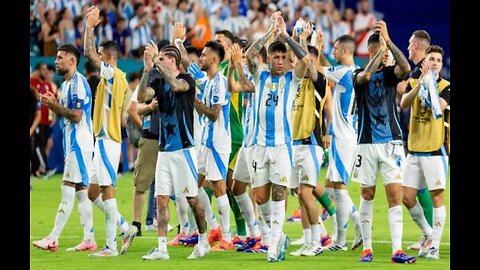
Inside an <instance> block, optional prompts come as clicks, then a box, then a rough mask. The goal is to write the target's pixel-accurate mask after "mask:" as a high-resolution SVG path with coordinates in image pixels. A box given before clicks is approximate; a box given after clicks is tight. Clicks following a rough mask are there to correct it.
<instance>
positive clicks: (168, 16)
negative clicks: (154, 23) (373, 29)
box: [157, 0, 181, 40]
mask: <svg viewBox="0 0 480 270" xmlns="http://www.w3.org/2000/svg"><path fill="white" fill-rule="evenodd" d="M177 2H178V1H177V0H169V1H168V5H167V6H165V7H164V8H163V9H162V11H161V12H160V14H158V18H157V20H158V24H159V25H160V26H162V28H163V37H161V38H160V39H159V40H161V39H168V40H170V38H171V36H172V27H173V24H174V23H175V22H176V21H177V20H176V19H177V18H175V16H176V14H177V12H176V11H177ZM179 12H180V13H181V11H179Z"/></svg>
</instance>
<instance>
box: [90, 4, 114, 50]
mask: <svg viewBox="0 0 480 270" xmlns="http://www.w3.org/2000/svg"><path fill="white" fill-rule="evenodd" d="M115 27H116V26H115ZM94 33H95V37H96V39H95V46H96V47H97V48H98V47H99V46H100V44H102V43H104V42H105V41H107V40H113V28H112V26H111V24H110V18H108V17H107V15H106V13H105V11H104V10H103V9H102V10H100V24H99V25H98V26H97V27H95V29H94Z"/></svg>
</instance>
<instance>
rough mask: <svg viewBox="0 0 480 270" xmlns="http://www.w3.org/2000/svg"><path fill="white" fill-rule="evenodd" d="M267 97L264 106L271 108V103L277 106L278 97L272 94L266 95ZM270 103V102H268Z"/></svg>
mask: <svg viewBox="0 0 480 270" xmlns="http://www.w3.org/2000/svg"><path fill="white" fill-rule="evenodd" d="M267 95H268V98H267V100H266V102H265V106H267V107H269V106H271V105H272V104H273V103H275V106H277V105H278V96H277V95H274V94H267ZM270 101H271V102H270Z"/></svg>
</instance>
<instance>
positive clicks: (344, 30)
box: [330, 10, 350, 46]
mask: <svg viewBox="0 0 480 270" xmlns="http://www.w3.org/2000/svg"><path fill="white" fill-rule="evenodd" d="M330 23H331V39H330V43H331V44H332V46H333V44H334V43H335V40H336V39H337V38H338V37H339V36H342V35H348V34H350V27H349V26H348V24H347V23H346V22H344V21H342V17H341V15H340V11H338V10H334V11H333V13H332V16H331V21H330Z"/></svg>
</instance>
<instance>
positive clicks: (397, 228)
mask: <svg viewBox="0 0 480 270" xmlns="http://www.w3.org/2000/svg"><path fill="white" fill-rule="evenodd" d="M402 212H403V210H402V206H401V205H397V206H394V207H390V208H388V225H390V235H391V237H392V254H393V253H395V252H397V250H402V236H403V214H402Z"/></svg>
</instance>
